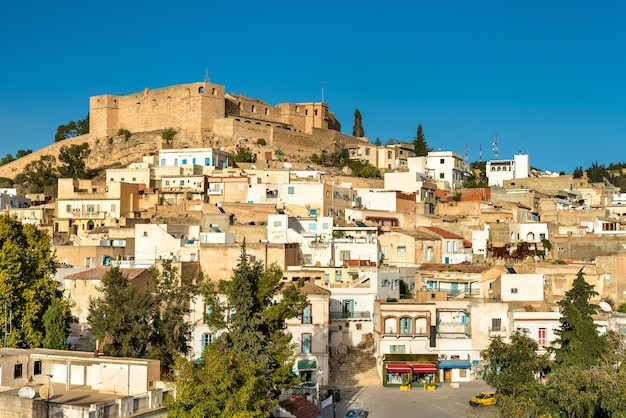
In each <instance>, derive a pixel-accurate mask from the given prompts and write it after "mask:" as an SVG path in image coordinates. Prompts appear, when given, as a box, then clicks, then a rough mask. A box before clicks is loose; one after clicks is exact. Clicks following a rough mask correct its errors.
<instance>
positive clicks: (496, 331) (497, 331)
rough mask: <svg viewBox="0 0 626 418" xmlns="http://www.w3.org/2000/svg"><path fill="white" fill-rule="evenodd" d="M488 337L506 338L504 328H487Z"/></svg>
mask: <svg viewBox="0 0 626 418" xmlns="http://www.w3.org/2000/svg"><path fill="white" fill-rule="evenodd" d="M489 337H506V327H503V326H502V327H489Z"/></svg>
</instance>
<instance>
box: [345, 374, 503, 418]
mask: <svg viewBox="0 0 626 418" xmlns="http://www.w3.org/2000/svg"><path fill="white" fill-rule="evenodd" d="M485 390H490V388H489V386H487V384H485V383H484V382H481V381H473V382H467V383H461V384H460V387H459V388H457V389H453V388H450V384H449V383H444V384H442V385H441V386H439V388H438V389H437V390H434V391H426V390H423V389H419V388H413V389H411V390H410V391H401V390H400V389H399V388H386V387H383V386H369V387H364V388H355V389H348V390H346V389H342V390H341V398H342V399H341V402H339V403H338V404H337V405H336V418H343V416H344V415H343V413H344V412H345V410H346V409H347V408H349V407H351V406H357V407H360V408H363V409H365V410H366V411H369V417H370V418H387V417H393V418H404V417H436V418H454V417H497V410H496V407H494V406H487V407H480V408H475V407H470V406H469V398H471V397H472V396H474V395H475V394H477V393H479V392H482V391H485Z"/></svg>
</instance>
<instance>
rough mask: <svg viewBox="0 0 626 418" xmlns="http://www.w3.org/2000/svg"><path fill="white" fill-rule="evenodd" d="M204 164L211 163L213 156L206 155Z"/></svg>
mask: <svg viewBox="0 0 626 418" xmlns="http://www.w3.org/2000/svg"><path fill="white" fill-rule="evenodd" d="M204 165H211V157H206V158H205V159H204Z"/></svg>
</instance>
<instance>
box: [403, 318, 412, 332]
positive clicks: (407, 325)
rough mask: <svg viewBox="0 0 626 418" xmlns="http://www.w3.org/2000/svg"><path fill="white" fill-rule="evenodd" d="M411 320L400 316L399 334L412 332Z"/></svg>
mask: <svg viewBox="0 0 626 418" xmlns="http://www.w3.org/2000/svg"><path fill="white" fill-rule="evenodd" d="M412 325H413V320H412V319H411V318H400V334H411V333H413V327H412Z"/></svg>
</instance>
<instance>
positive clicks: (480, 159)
mask: <svg viewBox="0 0 626 418" xmlns="http://www.w3.org/2000/svg"><path fill="white" fill-rule="evenodd" d="M478 162H479V163H482V162H483V144H478Z"/></svg>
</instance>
